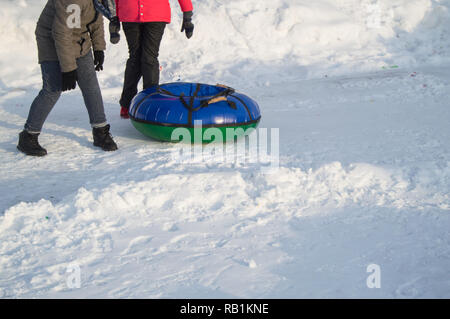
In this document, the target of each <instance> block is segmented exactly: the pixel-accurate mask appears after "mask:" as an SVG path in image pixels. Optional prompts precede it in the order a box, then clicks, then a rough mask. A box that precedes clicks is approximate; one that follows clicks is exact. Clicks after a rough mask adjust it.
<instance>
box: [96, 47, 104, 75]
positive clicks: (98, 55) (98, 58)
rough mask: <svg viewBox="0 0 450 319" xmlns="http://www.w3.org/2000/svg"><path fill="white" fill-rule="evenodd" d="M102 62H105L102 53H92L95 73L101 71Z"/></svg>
mask: <svg viewBox="0 0 450 319" xmlns="http://www.w3.org/2000/svg"><path fill="white" fill-rule="evenodd" d="M103 62H105V53H104V52H103V51H94V65H95V71H101V70H103Z"/></svg>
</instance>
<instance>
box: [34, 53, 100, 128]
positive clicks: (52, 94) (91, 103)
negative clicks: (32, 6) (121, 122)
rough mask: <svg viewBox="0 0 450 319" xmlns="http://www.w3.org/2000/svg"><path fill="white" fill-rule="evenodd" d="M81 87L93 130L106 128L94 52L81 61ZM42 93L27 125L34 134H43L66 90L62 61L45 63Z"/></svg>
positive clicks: (42, 67)
mask: <svg viewBox="0 0 450 319" xmlns="http://www.w3.org/2000/svg"><path fill="white" fill-rule="evenodd" d="M77 67H78V68H77V76H78V80H77V83H78V86H79V87H80V89H81V93H82V94H83V99H84V104H85V105H86V108H87V111H88V113H89V121H90V123H91V126H92V127H102V126H105V125H106V124H107V123H106V116H105V110H104V107H103V99H102V94H101V91H100V86H99V84H98V80H97V75H96V74H95V69H94V59H93V57H92V52H89V53H88V54H86V55H85V56H82V57H81V58H78V59H77ZM41 71H42V81H43V86H42V90H41V91H40V92H39V94H38V96H37V97H36V98H35V99H34V101H33V103H32V104H31V107H30V112H29V113H28V119H27V122H26V123H25V130H27V131H28V132H30V133H40V132H41V130H42V126H43V125H44V122H45V120H46V119H47V116H48V115H49V114H50V111H51V110H52V109H53V106H55V104H56V102H57V101H58V99H59V97H60V96H61V93H62V92H61V89H62V73H61V67H60V66H59V62H58V61H46V62H43V63H41Z"/></svg>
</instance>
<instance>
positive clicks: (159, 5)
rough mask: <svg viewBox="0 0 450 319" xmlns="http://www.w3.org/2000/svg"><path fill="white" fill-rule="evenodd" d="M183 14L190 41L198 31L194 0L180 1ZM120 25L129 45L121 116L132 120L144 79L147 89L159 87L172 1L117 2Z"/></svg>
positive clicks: (122, 0)
mask: <svg viewBox="0 0 450 319" xmlns="http://www.w3.org/2000/svg"><path fill="white" fill-rule="evenodd" d="M178 2H179V4H180V7H181V11H183V25H182V27H181V32H185V33H186V37H187V38H188V39H189V38H190V37H191V36H192V34H193V31H194V24H193V23H192V15H193V13H192V11H193V6H192V2H191V0H178ZM116 10H117V16H118V18H119V21H120V22H122V27H123V31H124V32H125V37H126V39H127V43H128V51H129V58H128V60H127V65H126V69H125V79H124V84H123V91H122V96H121V98H120V105H121V110H120V116H121V117H122V118H128V117H129V116H128V109H129V107H130V104H131V100H132V99H133V97H134V96H135V95H136V94H137V91H138V89H137V86H138V83H139V80H140V79H141V77H143V80H144V89H146V88H148V87H150V86H153V85H158V84H159V61H158V55H159V46H160V43H161V39H162V37H163V34H164V29H165V27H166V24H167V23H170V21H171V10H170V4H169V0H116Z"/></svg>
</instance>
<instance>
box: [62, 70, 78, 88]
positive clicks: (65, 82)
mask: <svg viewBox="0 0 450 319" xmlns="http://www.w3.org/2000/svg"><path fill="white" fill-rule="evenodd" d="M76 86H77V70H76V69H75V70H73V71H70V72H63V74H62V91H68V90H73V89H75V87H76Z"/></svg>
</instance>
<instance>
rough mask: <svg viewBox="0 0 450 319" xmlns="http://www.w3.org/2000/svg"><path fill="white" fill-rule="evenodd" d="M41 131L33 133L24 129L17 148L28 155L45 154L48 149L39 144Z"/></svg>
mask: <svg viewBox="0 0 450 319" xmlns="http://www.w3.org/2000/svg"><path fill="white" fill-rule="evenodd" d="M38 136H39V133H35V134H31V133H28V131H26V130H23V131H22V132H21V133H20V134H19V143H18V144H17V149H18V150H19V151H21V152H22V153H25V154H26V155H31V156H45V155H47V150H46V149H45V148H43V147H42V146H41V145H39V142H38Z"/></svg>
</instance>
